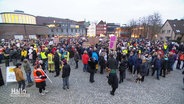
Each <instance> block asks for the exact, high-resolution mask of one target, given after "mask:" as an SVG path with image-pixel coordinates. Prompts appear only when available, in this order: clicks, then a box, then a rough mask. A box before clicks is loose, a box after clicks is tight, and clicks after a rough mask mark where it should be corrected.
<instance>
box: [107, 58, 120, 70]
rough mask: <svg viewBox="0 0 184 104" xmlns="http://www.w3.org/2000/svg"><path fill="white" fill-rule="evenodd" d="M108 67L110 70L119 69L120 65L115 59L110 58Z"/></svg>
mask: <svg viewBox="0 0 184 104" xmlns="http://www.w3.org/2000/svg"><path fill="white" fill-rule="evenodd" d="M107 67H108V68H110V69H117V68H118V63H117V61H116V59H114V58H113V57H110V58H109V59H108V60H107Z"/></svg>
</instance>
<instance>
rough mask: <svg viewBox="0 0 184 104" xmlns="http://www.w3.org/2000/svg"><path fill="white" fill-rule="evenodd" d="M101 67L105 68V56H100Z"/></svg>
mask: <svg viewBox="0 0 184 104" xmlns="http://www.w3.org/2000/svg"><path fill="white" fill-rule="evenodd" d="M99 65H100V66H105V59H104V57H103V56H100V57H99Z"/></svg>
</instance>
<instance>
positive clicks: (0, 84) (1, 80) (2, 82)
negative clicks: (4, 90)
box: [0, 67, 4, 86]
mask: <svg viewBox="0 0 184 104" xmlns="http://www.w3.org/2000/svg"><path fill="white" fill-rule="evenodd" d="M2 85H4V80H3V75H2V72H1V67H0V86H2Z"/></svg>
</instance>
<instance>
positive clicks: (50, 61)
mask: <svg viewBox="0 0 184 104" xmlns="http://www.w3.org/2000/svg"><path fill="white" fill-rule="evenodd" d="M47 57H48V70H49V72H50V73H51V72H54V61H53V60H54V55H53V54H52V52H51V51H50V52H49V54H48V56H47Z"/></svg>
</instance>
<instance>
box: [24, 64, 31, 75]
mask: <svg viewBox="0 0 184 104" xmlns="http://www.w3.org/2000/svg"><path fill="white" fill-rule="evenodd" d="M23 67H24V71H25V72H26V73H28V72H31V67H30V64H29V63H28V62H27V63H23Z"/></svg>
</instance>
